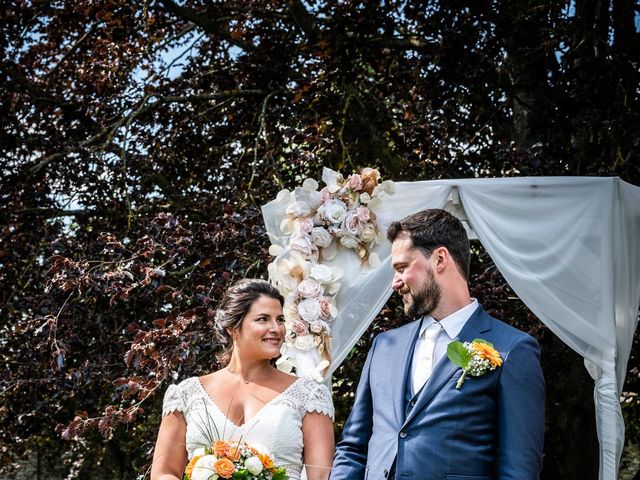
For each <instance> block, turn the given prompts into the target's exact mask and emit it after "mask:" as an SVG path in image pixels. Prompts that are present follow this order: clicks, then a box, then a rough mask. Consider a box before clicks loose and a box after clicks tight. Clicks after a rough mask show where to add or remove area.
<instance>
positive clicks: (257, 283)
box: [215, 278, 284, 366]
mask: <svg viewBox="0 0 640 480" xmlns="http://www.w3.org/2000/svg"><path fill="white" fill-rule="evenodd" d="M263 296H264V297H269V298H273V299H275V300H277V301H278V302H280V306H283V305H284V297H283V296H282V295H281V294H280V292H279V291H278V290H277V289H276V288H275V287H274V286H273V285H271V284H270V283H269V282H267V281H266V280H262V279H259V278H245V279H243V280H240V281H238V282H236V283H234V284H233V285H231V287H229V289H228V290H227V291H226V292H225V294H224V296H223V297H222V300H221V301H220V304H219V305H218V310H217V311H216V324H215V335H216V341H217V343H218V345H219V347H220V348H221V349H222V352H221V353H220V354H219V355H218V360H219V362H220V364H221V365H222V366H226V365H227V364H228V363H229V360H231V354H232V353H233V339H232V338H231V335H230V334H229V332H228V331H227V329H229V330H237V329H239V328H240V325H241V324H242V320H244V317H246V316H247V312H249V309H250V308H251V305H253V302H255V301H256V300H257V299H258V298H260V297H263Z"/></svg>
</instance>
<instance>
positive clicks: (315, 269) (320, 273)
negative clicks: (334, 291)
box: [311, 264, 333, 283]
mask: <svg viewBox="0 0 640 480" xmlns="http://www.w3.org/2000/svg"><path fill="white" fill-rule="evenodd" d="M311 276H312V277H313V278H315V279H316V280H318V281H319V282H323V283H326V282H330V281H331V279H332V278H333V271H332V270H331V268H329V267H327V266H326V265H317V264H316V265H313V266H312V267H311Z"/></svg>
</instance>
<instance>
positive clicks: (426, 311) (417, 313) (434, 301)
mask: <svg viewBox="0 0 640 480" xmlns="http://www.w3.org/2000/svg"><path fill="white" fill-rule="evenodd" d="M409 296H410V298H411V302H410V303H408V302H405V304H404V313H405V314H406V315H407V316H408V317H410V318H418V317H421V316H422V315H430V314H431V312H433V311H434V310H435V309H436V307H437V306H438V305H439V304H440V298H441V297H442V289H441V288H440V285H438V282H436V279H435V275H434V274H433V270H431V269H428V270H427V281H426V282H425V283H424V284H423V285H422V288H420V290H418V291H417V292H415V293H411V292H409Z"/></svg>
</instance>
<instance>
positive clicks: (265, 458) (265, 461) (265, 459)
mask: <svg viewBox="0 0 640 480" xmlns="http://www.w3.org/2000/svg"><path fill="white" fill-rule="evenodd" d="M258 458H259V459H260V461H261V462H262V466H263V467H264V468H267V469H271V468H275V467H276V464H275V463H274V462H273V460H271V457H270V456H269V455H265V454H264V453H258Z"/></svg>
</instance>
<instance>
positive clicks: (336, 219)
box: [318, 200, 347, 225]
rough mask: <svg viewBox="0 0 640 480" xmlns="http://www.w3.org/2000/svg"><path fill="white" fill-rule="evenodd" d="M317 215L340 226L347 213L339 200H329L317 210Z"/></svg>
mask: <svg viewBox="0 0 640 480" xmlns="http://www.w3.org/2000/svg"><path fill="white" fill-rule="evenodd" d="M318 213H319V214H320V215H321V216H322V217H323V218H325V219H326V220H328V221H329V222H331V223H333V224H334V225H340V223H341V222H342V219H343V218H344V216H345V215H346V213H347V206H346V205H345V204H344V202H342V201H341V200H329V201H327V202H325V203H324V204H323V205H321V206H320V208H318Z"/></svg>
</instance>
